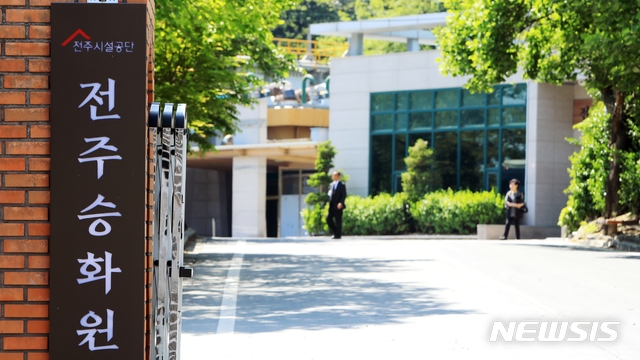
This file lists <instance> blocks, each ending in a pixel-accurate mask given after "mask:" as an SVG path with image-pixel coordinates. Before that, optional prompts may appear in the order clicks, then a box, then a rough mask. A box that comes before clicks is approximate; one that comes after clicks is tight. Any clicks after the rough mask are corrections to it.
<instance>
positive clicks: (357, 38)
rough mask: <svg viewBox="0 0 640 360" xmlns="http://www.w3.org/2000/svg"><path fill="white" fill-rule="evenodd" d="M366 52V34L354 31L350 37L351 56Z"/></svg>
mask: <svg viewBox="0 0 640 360" xmlns="http://www.w3.org/2000/svg"><path fill="white" fill-rule="evenodd" d="M363 54H364V34H362V33H354V34H351V37H350V38H349V56H359V55H363Z"/></svg>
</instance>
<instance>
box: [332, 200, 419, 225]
mask: <svg viewBox="0 0 640 360" xmlns="http://www.w3.org/2000/svg"><path fill="white" fill-rule="evenodd" d="M345 202H346V205H347V208H346V209H345V210H344V213H343V216H342V232H343V233H344V234H347V235H395V234H403V233H406V232H407V231H408V230H409V221H408V215H409V212H408V204H407V196H406V195H405V194H404V193H397V194H395V195H393V196H391V195H389V194H380V195H376V196H374V197H366V198H362V197H359V196H349V197H348V198H347V200H346V201H345Z"/></svg>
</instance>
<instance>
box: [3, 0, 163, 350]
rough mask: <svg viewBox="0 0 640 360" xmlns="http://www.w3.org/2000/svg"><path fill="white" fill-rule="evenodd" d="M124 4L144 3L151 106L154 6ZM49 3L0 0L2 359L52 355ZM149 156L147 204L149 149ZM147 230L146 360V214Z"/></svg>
mask: <svg viewBox="0 0 640 360" xmlns="http://www.w3.org/2000/svg"><path fill="white" fill-rule="evenodd" d="M56 1H57V2H73V1H74V0H56ZM120 1H121V2H127V1H126V0H120ZM79 2H86V0H79ZM128 2H129V3H133V2H135V3H146V4H147V9H148V20H147V27H148V32H147V33H148V46H147V49H148V54H149V56H148V60H149V67H148V69H149V73H148V79H149V80H148V99H149V103H151V102H152V101H153V85H154V84H153V30H154V28H153V24H154V18H155V3H154V1H153V0H128ZM50 5H51V0H0V360H27V359H28V360H48V359H49V354H48V346H49V344H48V334H49V319H48V318H49V303H48V301H49V262H50V257H49V231H50V230H49V228H50V225H49V198H50V191H49V170H50V136H51V135H50V134H51V126H50V125H49V106H50V104H51V92H50V91H49V72H50V71H51V59H50V37H51V27H50V24H49V22H50V11H49V10H50V9H49V7H50ZM148 145H149V146H151V144H150V143H148ZM148 161H149V163H148V164H149V165H148V179H149V181H148V192H149V193H150V194H151V196H148V198H149V199H150V200H148V204H147V205H148V206H149V207H150V206H152V201H153V196H152V191H153V190H152V189H153V174H154V169H153V152H150V153H149V154H148ZM147 228H148V231H147V238H146V243H147V246H146V256H147V258H146V264H147V266H146V268H147V276H146V282H145V284H141V286H144V291H145V309H146V316H147V317H146V320H145V335H146V337H145V345H144V346H145V349H144V359H145V360H147V359H149V349H150V344H151V337H150V330H149V329H150V325H151V280H152V277H151V266H152V264H151V262H152V261H151V251H152V248H153V246H152V244H151V237H150V236H151V232H150V229H151V219H150V218H148V219H147Z"/></svg>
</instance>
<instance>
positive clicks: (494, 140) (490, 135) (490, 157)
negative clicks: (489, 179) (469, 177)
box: [487, 130, 500, 168]
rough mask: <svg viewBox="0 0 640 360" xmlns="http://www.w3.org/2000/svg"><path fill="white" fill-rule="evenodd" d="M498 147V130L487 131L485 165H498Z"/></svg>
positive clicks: (491, 166)
mask: <svg viewBox="0 0 640 360" xmlns="http://www.w3.org/2000/svg"><path fill="white" fill-rule="evenodd" d="M499 149H500V132H499V131H498V130H488V131H487V167H488V168H497V167H499V166H500V158H499V157H498V154H499Z"/></svg>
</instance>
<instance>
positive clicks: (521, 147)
mask: <svg viewBox="0 0 640 360" xmlns="http://www.w3.org/2000/svg"><path fill="white" fill-rule="evenodd" d="M525 155H526V131H525V129H504V130H502V167H503V168H505V169H507V170H508V169H509V168H520V169H524V167H525Z"/></svg>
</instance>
